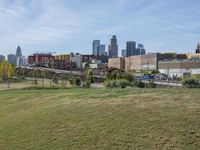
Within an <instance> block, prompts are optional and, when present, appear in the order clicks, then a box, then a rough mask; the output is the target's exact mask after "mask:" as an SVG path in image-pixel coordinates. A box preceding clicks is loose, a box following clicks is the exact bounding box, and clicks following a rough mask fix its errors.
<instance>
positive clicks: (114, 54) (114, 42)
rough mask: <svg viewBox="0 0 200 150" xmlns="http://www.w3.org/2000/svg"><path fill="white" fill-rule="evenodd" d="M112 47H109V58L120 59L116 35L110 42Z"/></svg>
mask: <svg viewBox="0 0 200 150" xmlns="http://www.w3.org/2000/svg"><path fill="white" fill-rule="evenodd" d="M110 42H111V43H110V45H109V47H108V49H109V57H110V58H115V57H118V45H117V37H116V35H113V37H112V38H111V40H110Z"/></svg>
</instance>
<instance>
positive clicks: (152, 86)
mask: <svg viewBox="0 0 200 150" xmlns="http://www.w3.org/2000/svg"><path fill="white" fill-rule="evenodd" d="M147 86H148V88H156V87H157V85H156V84H155V83H154V82H152V81H150V82H149V83H148V84H147Z"/></svg>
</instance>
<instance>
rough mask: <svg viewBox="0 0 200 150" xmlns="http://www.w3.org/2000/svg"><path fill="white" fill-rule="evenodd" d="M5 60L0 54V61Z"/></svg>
mask: <svg viewBox="0 0 200 150" xmlns="http://www.w3.org/2000/svg"><path fill="white" fill-rule="evenodd" d="M4 60H5V56H3V55H0V63H1V62H3V61H4Z"/></svg>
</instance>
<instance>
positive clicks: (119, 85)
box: [116, 79, 130, 89]
mask: <svg viewBox="0 0 200 150" xmlns="http://www.w3.org/2000/svg"><path fill="white" fill-rule="evenodd" d="M129 85H130V83H129V81H128V80H124V79H122V80H117V83H116V86H117V88H122V89H123V88H126V87H127V86H129Z"/></svg>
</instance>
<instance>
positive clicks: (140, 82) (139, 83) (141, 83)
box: [135, 80, 145, 88]
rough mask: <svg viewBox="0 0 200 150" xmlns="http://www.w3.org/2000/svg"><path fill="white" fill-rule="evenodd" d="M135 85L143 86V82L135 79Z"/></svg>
mask: <svg viewBox="0 0 200 150" xmlns="http://www.w3.org/2000/svg"><path fill="white" fill-rule="evenodd" d="M135 86H136V87H138V88H145V83H144V82H142V81H140V80H138V81H135Z"/></svg>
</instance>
